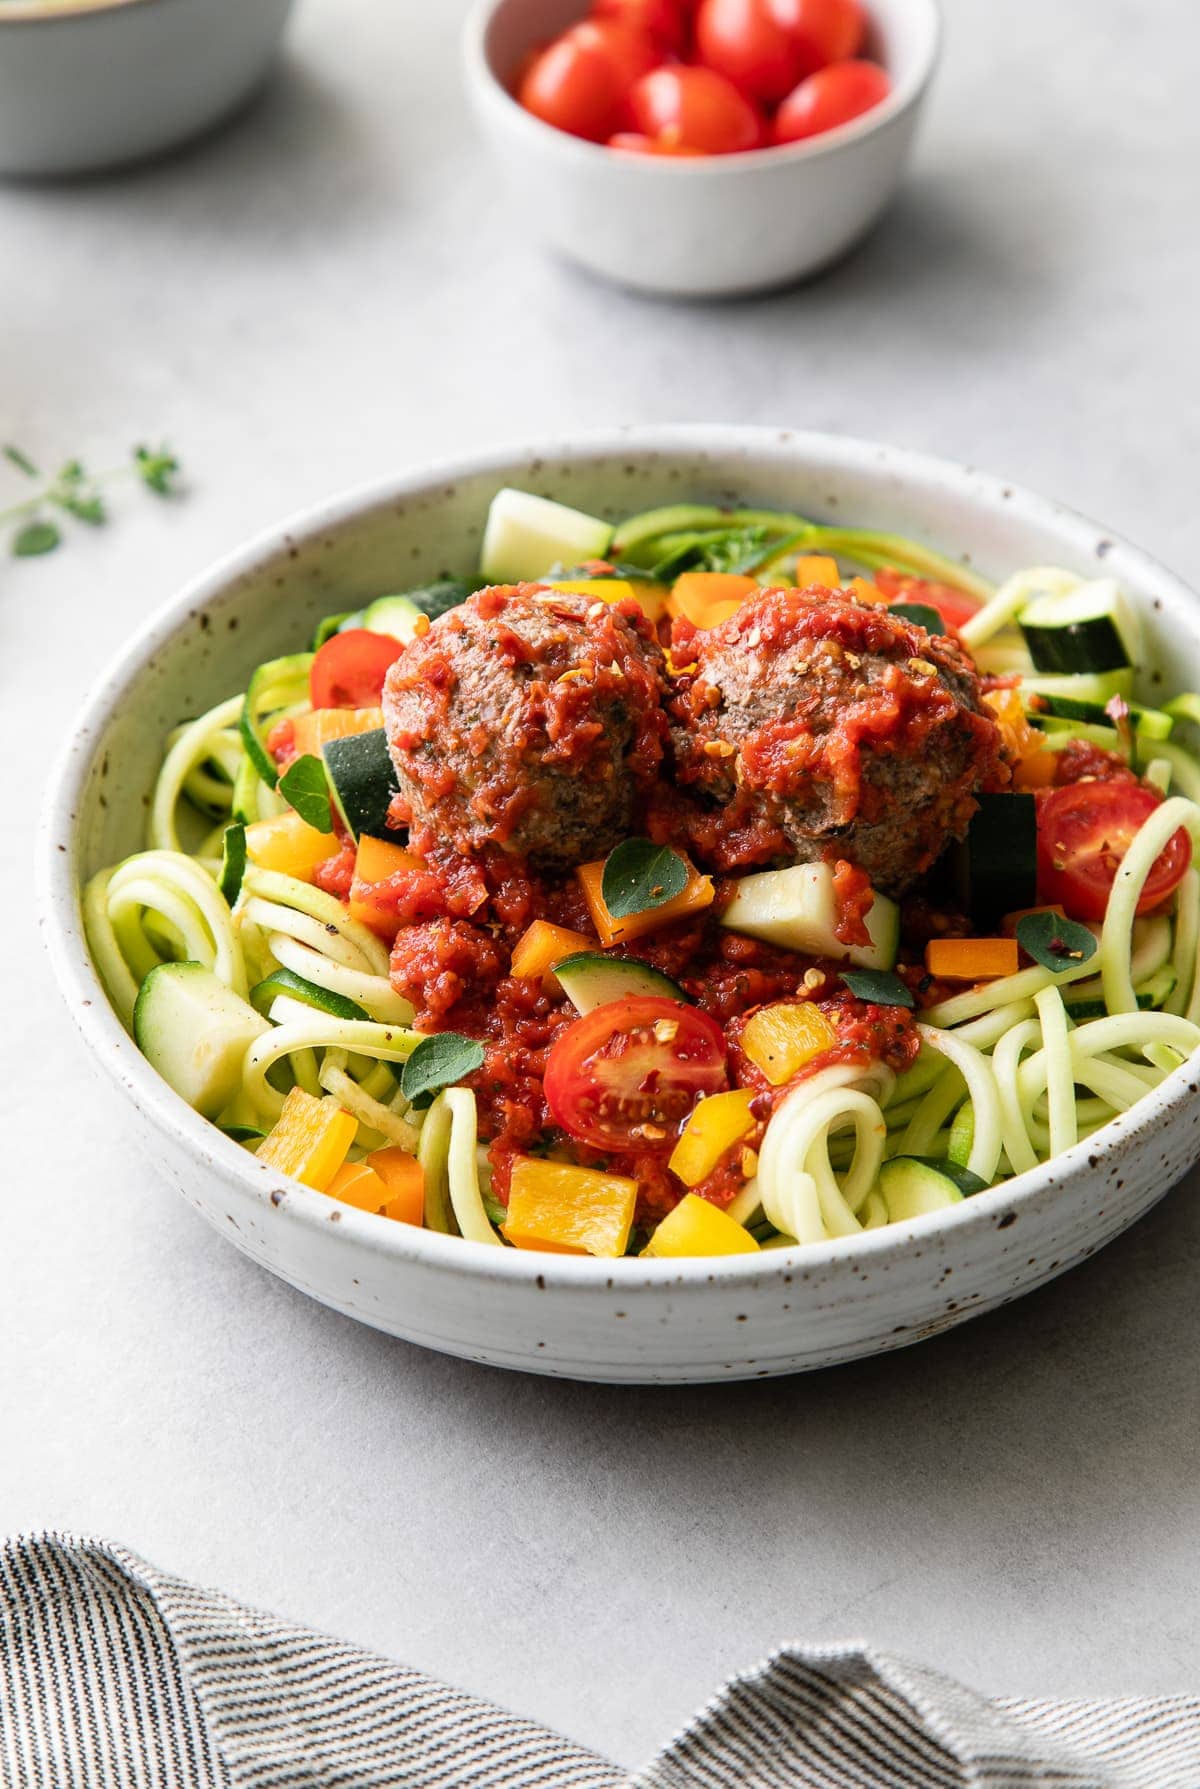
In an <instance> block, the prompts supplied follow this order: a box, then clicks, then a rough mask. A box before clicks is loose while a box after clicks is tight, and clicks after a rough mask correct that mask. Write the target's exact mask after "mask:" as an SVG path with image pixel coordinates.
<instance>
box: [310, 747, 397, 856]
mask: <svg viewBox="0 0 1200 1789" xmlns="http://www.w3.org/2000/svg"><path fill="white" fill-rule="evenodd" d="M322 756H323V757H324V759H325V768H326V770H327V771H328V773H329V786H330V789H331V790H332V792H333V799H334V804H335V806H336V807H337V810H338V813H339V814H340V815H341V817H342V823H343V825H344V826H345V828H346V830H347V832H349V833H350V835H351V837H352V838H354V839H356V840H357V839H359V838H361V837H362V835H363V833H366V834H367V835H368V836H369V837H370V838H376V839H386V838H392V839H394V838H395V837H396V836H397V835H396V831H395V829H394V828H393V827H390V826H389V825H388V810H389V809H390V807H391V805H392V800H393V798H394V797H395V796H396V795H397V794H398V793H399V786H398V784H397V782H396V771H395V766H394V765H393V763H392V756H391V753H390V752H389V751H388V744H387V734H386V733H385V731H384V729H383V728H382V727H374V728H372V730H371V731H370V732H369V733H354V734H351V736H350V737H349V738H348V739H331V740H329V741H328V743H327V744H326V745H325V746H324V747H323V748H322Z"/></svg>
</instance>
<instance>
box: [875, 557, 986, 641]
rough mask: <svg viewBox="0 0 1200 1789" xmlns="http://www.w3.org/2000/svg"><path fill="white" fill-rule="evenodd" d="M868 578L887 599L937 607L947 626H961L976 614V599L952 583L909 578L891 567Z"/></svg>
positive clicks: (977, 607)
mask: <svg viewBox="0 0 1200 1789" xmlns="http://www.w3.org/2000/svg"><path fill="white" fill-rule="evenodd" d="M871 581H872V583H873V584H874V585H875V588H876V590H881V591H882V592H883V594H884V596H886V597H887V599H888V601H889V602H893V603H925V604H927V605H928V607H929V608H931V609H936V610H937V612H938V614H939V615H940V616H941V618H942V620H943V621H944V622H945V623H946V625H947V627H952V628H960V627H964V626H965V625H966V623H967V622H968V621H970V619H971V617H972V615H978V613H979V603H978V601H977V600H976V598H975V597H973V596H968V595H967V593H966V591H965V590H959V589H957V588H956V587H955V585H953V584H938V583H934V582H933V581H932V580H930V579H929V578H911V577H908V576H907V575H906V574H905V573H904V572H898V571H893V570H892V569H891V567H890V566H884V567H882V568H881V570H879V571H877V572H873V573H872V574H871Z"/></svg>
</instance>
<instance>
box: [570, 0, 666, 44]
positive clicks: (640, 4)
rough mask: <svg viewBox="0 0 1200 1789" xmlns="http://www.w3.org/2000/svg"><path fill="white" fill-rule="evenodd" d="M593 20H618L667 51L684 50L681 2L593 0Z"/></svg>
mask: <svg viewBox="0 0 1200 1789" xmlns="http://www.w3.org/2000/svg"><path fill="white" fill-rule="evenodd" d="M592 17H593V18H594V19H619V20H620V21H621V22H622V23H623V24H626V25H633V26H636V28H637V29H638V30H639V31H644V32H645V33H646V35H647V37H650V38H653V40H654V42H655V43H657V44H660V45H661V46H662V48H663V49H664V50H674V51H675V52H676V53H678V52H679V51H681V50H682V49H683V42H684V36H685V25H684V9H683V6H682V4H681V0H593V3H592Z"/></svg>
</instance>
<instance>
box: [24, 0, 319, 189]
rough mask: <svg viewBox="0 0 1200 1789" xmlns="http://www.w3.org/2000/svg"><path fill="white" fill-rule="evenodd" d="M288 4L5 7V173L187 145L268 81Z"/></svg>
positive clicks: (201, 1) (206, 1)
mask: <svg viewBox="0 0 1200 1789" xmlns="http://www.w3.org/2000/svg"><path fill="white" fill-rule="evenodd" d="M291 7H292V0H0V175H21V176H31V175H39V176H41V175H64V174H87V173H92V172H94V171H96V170H98V169H100V168H107V167H113V166H116V165H118V164H120V163H122V162H132V161H140V160H142V159H143V158H144V157H146V156H150V155H157V154H159V153H160V152H161V151H163V150H165V149H172V148H174V147H175V146H176V145H177V144H179V143H183V142H186V141H187V139H188V138H189V137H194V136H197V135H199V133H200V132H201V131H204V130H207V129H208V128H209V127H210V126H211V125H213V124H216V123H217V122H218V121H219V120H220V119H221V118H223V117H225V116H226V114H227V113H230V112H233V111H234V110H236V108H237V107H238V106H239V105H241V104H242V103H243V101H245V100H246V99H248V98H249V96H250V95H251V94H252V93H253V92H254V90H255V89H256V88H257V87H258V86H259V85H260V84H261V83H262V81H263V80H264V79H265V77H266V75H267V72H268V70H269V68H270V66H271V63H272V62H273V60H274V58H275V53H276V50H277V49H278V46H279V40H280V38H281V37H282V35H283V29H284V26H285V24H286V22H287V16H288V13H289V12H290V11H291Z"/></svg>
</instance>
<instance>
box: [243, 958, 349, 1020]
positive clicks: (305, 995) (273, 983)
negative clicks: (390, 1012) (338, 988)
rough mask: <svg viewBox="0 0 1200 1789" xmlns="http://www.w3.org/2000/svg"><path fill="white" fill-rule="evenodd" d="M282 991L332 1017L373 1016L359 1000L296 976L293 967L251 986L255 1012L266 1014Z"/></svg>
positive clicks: (280, 970)
mask: <svg viewBox="0 0 1200 1789" xmlns="http://www.w3.org/2000/svg"><path fill="white" fill-rule="evenodd" d="M281 994H282V995H286V997H287V998H288V999H289V1000H299V1001H302V1002H303V1004H304V1005H305V1006H311V1007H313V1008H314V1009H315V1010H316V1011H317V1012H320V1013H328V1014H329V1016H330V1018H332V1019H369V1018H370V1016H371V1015H370V1013H369V1012H368V1011H367V1009H366V1007H365V1006H359V1004H358V1002H357V1001H356V1000H347V999H346V996H345V995H344V994H335V993H333V991H332V990H331V989H329V988H322V987H319V986H318V985H317V983H316V982H315V981H309V980H308V979H307V978H306V977H305V976H303V975H297V974H296V972H295V971H294V970H293V969H276V970H274V971H273V973H272V974H270V975H268V976H267V978H266V980H265V981H260V982H259V983H258V985H257V986H256V987H253V988H251V990H250V1004H251V1006H252V1007H253V1008H254V1010H255V1011H256V1012H260V1013H263V1014H266V1013H269V1012H270V1010H271V1007H272V1005H273V1004H274V1002H275V1001H276V1000H277V999H278V998H279V996H280V995H281Z"/></svg>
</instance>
